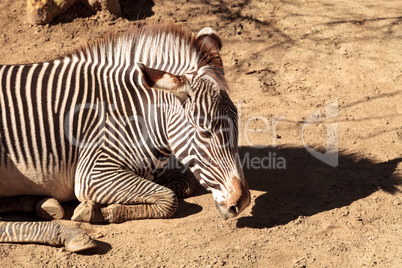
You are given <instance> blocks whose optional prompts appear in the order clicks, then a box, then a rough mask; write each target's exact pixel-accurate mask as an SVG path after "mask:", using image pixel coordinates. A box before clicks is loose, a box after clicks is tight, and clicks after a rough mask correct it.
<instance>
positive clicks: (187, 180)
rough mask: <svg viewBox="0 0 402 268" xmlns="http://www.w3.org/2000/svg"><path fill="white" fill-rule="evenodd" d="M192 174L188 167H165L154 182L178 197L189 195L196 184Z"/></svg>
mask: <svg viewBox="0 0 402 268" xmlns="http://www.w3.org/2000/svg"><path fill="white" fill-rule="evenodd" d="M196 181H197V180H196V178H195V177H194V174H193V173H192V172H191V171H190V170H189V169H188V168H184V169H167V170H166V171H165V173H163V175H162V176H161V177H159V178H158V179H157V180H156V182H157V183H159V184H160V185H163V186H165V187H167V188H169V189H171V190H172V191H173V192H175V193H176V195H177V196H178V197H182V198H185V197H189V196H191V194H192V193H193V191H194V189H195V185H196Z"/></svg>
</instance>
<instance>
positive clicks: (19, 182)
mask: <svg viewBox="0 0 402 268" xmlns="http://www.w3.org/2000/svg"><path fill="white" fill-rule="evenodd" d="M7 160H8V161H7V164H6V165H4V164H3V165H0V197H10V196H17V195H41V196H51V197H54V198H56V199H57V200H58V201H60V202H67V201H71V200H73V199H75V195H74V178H73V176H71V175H70V176H69V175H68V174H67V172H58V173H53V174H51V173H49V172H46V173H45V172H42V171H38V170H36V169H35V168H29V167H26V166H25V165H22V164H14V163H13V162H12V161H11V160H10V159H7ZM63 173H64V174H63ZM69 177H71V178H69Z"/></svg>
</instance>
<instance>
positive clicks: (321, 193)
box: [237, 147, 402, 228]
mask: <svg viewBox="0 0 402 268" xmlns="http://www.w3.org/2000/svg"><path fill="white" fill-rule="evenodd" d="M240 159H241V161H242V164H243V168H244V173H245V176H246V178H247V180H248V183H249V186H250V190H257V191H262V192H264V193H263V194H262V195H259V196H258V197H256V198H255V200H254V202H253V203H255V204H254V205H253V207H252V216H251V217H241V218H239V219H238V221H237V227H239V228H243V227H249V228H270V227H274V226H277V225H283V224H287V223H289V222H290V221H293V220H295V219H297V218H298V217H299V216H311V215H314V214H317V213H320V212H323V211H328V210H331V209H334V208H340V207H343V206H347V205H349V204H351V203H352V202H354V201H356V200H359V199H361V198H365V197H367V196H369V195H371V194H372V193H374V192H376V191H378V190H383V191H385V192H388V193H391V194H394V193H396V192H398V191H400V190H398V187H397V186H398V185H401V182H402V180H401V177H400V174H398V173H397V172H398V171H396V168H397V165H398V164H399V163H400V162H401V160H402V158H397V159H394V160H390V161H388V162H382V163H376V162H374V161H373V160H370V159H367V158H362V157H360V156H358V155H355V154H348V153H345V152H340V153H339V158H338V160H339V161H338V162H339V163H338V166H336V167H332V166H329V165H327V164H325V163H323V162H321V161H320V160H318V159H316V158H314V157H313V156H312V155H310V154H309V153H308V152H307V151H306V149H305V148H291V147H277V148H276V149H274V148H268V147H265V148H261V147H260V148H253V147H242V148H240ZM253 161H254V162H253ZM259 163H260V164H259ZM252 195H253V194H252Z"/></svg>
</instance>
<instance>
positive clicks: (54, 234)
mask: <svg viewBox="0 0 402 268" xmlns="http://www.w3.org/2000/svg"><path fill="white" fill-rule="evenodd" d="M1 242H3V243H11V242H13V243H40V244H48V245H51V246H63V245H64V246H65V247H66V249H67V250H68V251H71V252H78V251H83V250H87V249H90V248H95V247H96V243H95V242H94V241H93V240H92V238H91V237H90V236H89V235H88V234H86V233H85V232H83V231H81V230H79V229H76V228H73V227H69V226H66V225H62V224H59V223H57V222H2V223H0V243H1Z"/></svg>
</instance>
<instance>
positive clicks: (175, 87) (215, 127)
mask: <svg viewBox="0 0 402 268" xmlns="http://www.w3.org/2000/svg"><path fill="white" fill-rule="evenodd" d="M194 43H196V44H197V51H198V53H199V55H200V57H199V60H198V68H197V69H196V70H195V71H194V70H192V71H186V72H183V73H182V74H179V75H176V74H172V73H169V72H165V71H161V70H157V69H152V68H149V67H147V66H145V65H143V64H139V67H140V70H141V74H142V76H143V81H144V83H145V84H146V86H147V87H149V88H156V89H162V90H165V91H169V92H170V93H173V94H174V95H176V96H177V97H178V99H179V103H180V105H179V106H180V107H181V109H179V110H180V112H178V113H176V115H175V116H176V118H175V119H174V120H172V122H173V123H172V124H171V126H170V127H169V131H168V140H169V143H170V146H171V149H172V151H173V153H174V154H175V156H176V157H177V158H178V159H180V160H181V162H182V163H183V164H186V165H188V167H190V169H191V171H192V172H193V173H194V175H195V177H196V178H197V179H198V180H199V182H200V184H201V185H202V186H204V188H206V189H207V190H210V191H212V193H213V197H214V200H215V204H216V206H217V208H218V211H219V213H220V215H221V216H222V218H223V219H225V220H226V219H228V218H231V217H235V216H237V215H238V214H239V213H241V212H242V211H243V210H244V209H245V208H246V207H247V206H248V205H249V204H250V192H249V187H248V184H247V181H246V179H245V177H244V173H243V170H242V167H241V164H240V159H239V155H238V114H237V109H236V107H235V105H234V104H233V102H232V101H231V99H230V98H229V95H228V93H227V90H228V85H227V83H226V81H225V78H224V72H223V65H222V61H221V58H220V55H219V50H220V48H221V40H220V38H219V37H218V36H217V35H216V33H215V32H213V31H212V29H210V28H205V29H203V30H202V31H200V32H199V34H198V36H197V39H196V41H194Z"/></svg>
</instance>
